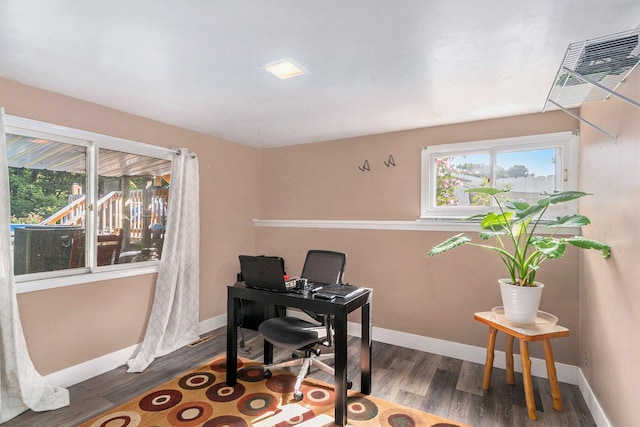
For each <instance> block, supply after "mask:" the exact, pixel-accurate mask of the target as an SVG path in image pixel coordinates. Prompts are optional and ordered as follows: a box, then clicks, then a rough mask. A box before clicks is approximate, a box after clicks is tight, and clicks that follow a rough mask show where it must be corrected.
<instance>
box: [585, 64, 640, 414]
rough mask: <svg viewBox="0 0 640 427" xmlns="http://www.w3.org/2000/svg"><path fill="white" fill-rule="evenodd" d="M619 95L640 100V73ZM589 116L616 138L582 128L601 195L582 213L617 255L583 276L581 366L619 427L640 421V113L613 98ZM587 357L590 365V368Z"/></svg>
mask: <svg viewBox="0 0 640 427" xmlns="http://www.w3.org/2000/svg"><path fill="white" fill-rule="evenodd" d="M620 92H621V93H622V94H625V95H626V96H628V97H629V98H631V99H634V100H635V101H640V73H638V72H637V71H636V72H634V73H632V75H631V76H630V78H629V80H628V81H627V82H626V83H624V84H623V85H621V86H620ZM582 114H583V115H584V116H585V117H586V118H587V119H589V120H591V121H593V122H595V123H597V124H599V125H601V126H602V127H604V128H605V129H606V130H607V131H609V132H611V133H613V134H614V135H617V136H618V138H617V141H612V140H611V139H609V138H607V137H606V136H603V135H602V134H600V133H598V132H597V131H595V130H593V129H592V128H590V127H588V126H582V127H581V142H580V148H581V165H580V166H581V174H580V185H581V186H582V187H583V188H585V189H587V190H588V191H590V192H593V193H595V194H597V197H596V198H589V199H585V200H584V203H583V204H582V205H581V209H582V211H583V212H584V213H585V214H586V215H588V216H589V217H590V218H591V220H592V221H593V223H594V225H593V226H591V227H589V228H588V229H585V235H587V236H589V237H592V238H595V239H599V240H603V241H606V242H608V243H609V244H611V247H612V258H611V259H609V260H606V261H605V260H602V259H601V258H599V257H598V256H597V254H584V256H583V260H582V268H581V274H580V282H581V288H580V327H581V334H580V354H581V359H580V366H581V368H582V370H583V372H584V374H585V376H586V378H587V381H588V382H589V384H590V385H591V388H592V389H593V392H594V394H595V396H596V398H597V399H598V400H599V402H600V404H601V405H602V407H603V409H604V412H605V413H606V414H607V416H608V417H609V420H610V421H611V424H612V425H614V426H630V425H637V424H638V416H640V409H639V408H638V402H639V401H640V400H639V396H640V393H639V392H638V384H639V383H640V364H639V363H638V354H640V339H638V337H639V336H640V333H639V332H638V325H639V323H640V283H639V279H640V264H639V263H638V249H637V248H636V247H635V246H634V245H635V244H637V243H638V241H640V223H639V222H638V212H640V175H639V166H640V108H637V107H632V106H630V105H628V104H625V103H624V102H622V101H620V100H617V99H615V98H611V99H610V100H609V101H606V102H594V103H590V104H587V105H585V106H584V107H583V108H582ZM585 356H586V363H585Z"/></svg>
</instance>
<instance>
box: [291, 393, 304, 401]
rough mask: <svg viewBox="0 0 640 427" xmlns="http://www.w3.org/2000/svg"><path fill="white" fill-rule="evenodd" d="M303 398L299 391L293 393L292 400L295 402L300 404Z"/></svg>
mask: <svg viewBox="0 0 640 427" xmlns="http://www.w3.org/2000/svg"><path fill="white" fill-rule="evenodd" d="M303 397H304V395H303V394H302V392H301V391H296V392H295V393H293V400H295V401H296V402H300V401H301V400H302V398H303Z"/></svg>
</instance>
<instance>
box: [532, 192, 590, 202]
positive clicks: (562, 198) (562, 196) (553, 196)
mask: <svg viewBox="0 0 640 427" xmlns="http://www.w3.org/2000/svg"><path fill="white" fill-rule="evenodd" d="M544 194H545V196H547V197H548V199H549V203H551V204H552V205H555V204H558V203H564V202H569V201H571V200H575V199H579V198H580V197H584V196H590V195H591V194H590V193H585V192H583V191H560V192H557V193H544Z"/></svg>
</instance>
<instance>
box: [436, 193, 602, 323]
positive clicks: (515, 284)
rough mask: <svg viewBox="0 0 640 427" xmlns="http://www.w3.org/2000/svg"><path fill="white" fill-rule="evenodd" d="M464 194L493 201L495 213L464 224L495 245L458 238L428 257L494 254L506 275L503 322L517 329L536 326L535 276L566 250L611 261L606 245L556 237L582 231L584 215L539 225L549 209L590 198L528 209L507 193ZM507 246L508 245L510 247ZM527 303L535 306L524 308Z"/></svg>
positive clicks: (548, 196) (572, 196) (565, 197)
mask: <svg viewBox="0 0 640 427" xmlns="http://www.w3.org/2000/svg"><path fill="white" fill-rule="evenodd" d="M466 192H468V193H474V194H480V195H485V196H487V197H491V198H492V199H493V200H494V201H495V205H496V207H497V212H489V213H486V214H479V215H474V216H472V217H469V218H466V219H467V220H470V219H475V220H478V219H479V220H480V229H481V230H480V237H481V238H482V239H483V240H489V239H495V244H494V245H489V244H479V243H473V242H472V241H471V237H469V236H468V235H466V234H464V233H460V234H457V235H455V236H453V237H450V238H449V239H447V240H445V241H444V242H442V243H440V244H438V245H436V246H434V247H433V248H432V249H431V250H430V251H429V253H428V255H429V256H435V255H439V254H441V253H443V252H446V251H448V250H451V249H453V248H456V247H458V246H460V245H464V244H466V245H471V246H477V247H480V248H484V249H488V250H491V251H495V252H496V253H498V255H499V256H500V259H501V260H502V262H503V263H504V265H505V266H506V267H507V272H508V273H509V277H508V278H506V279H500V280H499V282H500V287H501V291H502V297H503V304H504V310H505V317H506V318H507V319H509V320H512V321H516V322H520V323H533V322H535V319H536V316H537V313H538V307H539V304H540V296H541V293H542V288H543V287H544V285H543V284H541V283H538V282H536V280H535V278H536V273H537V272H538V270H539V269H540V265H541V264H542V263H543V262H545V261H546V260H548V259H558V258H562V257H563V256H564V254H565V251H566V248H567V244H570V245H573V246H576V247H578V248H581V249H594V250H598V251H600V254H601V255H602V256H603V257H604V258H608V257H609V256H610V255H611V248H610V247H609V245H607V244H605V243H601V242H598V241H595V240H591V239H587V238H584V237H582V236H573V237H560V236H556V234H557V233H558V231H560V229H561V228H562V227H582V226H584V225H588V224H590V223H591V221H590V220H589V218H587V217H586V216H584V215H579V214H574V215H567V216H563V217H558V218H557V219H555V220H552V221H549V222H546V221H542V217H543V215H544V214H545V212H546V211H547V209H548V208H549V207H550V206H551V205H556V204H559V203H566V202H569V201H572V200H576V199H578V198H581V197H584V196H587V195H589V194H588V193H584V192H581V191H563V192H555V193H543V197H542V198H540V199H539V200H538V201H537V202H536V203H535V204H529V203H527V202H525V201H521V200H510V199H507V198H506V197H505V194H504V193H507V192H508V191H507V190H499V189H495V188H489V187H480V188H471V189H468V190H466ZM541 227H545V228H551V229H554V230H553V231H551V232H550V233H544V234H542V233H539V231H540V228H541ZM537 233H538V234H537ZM506 242H510V244H509V246H508V245H507V244H506ZM521 293H524V294H525V295H521ZM529 294H532V295H529ZM529 297H531V298H532V299H533V301H530V302H527V299H528V298H529ZM509 298H512V299H511V300H510V299H509ZM513 298H515V300H513ZM536 300H537V301H536ZM520 302H523V303H524V305H525V306H526V305H528V308H527V307H521V306H519V305H518V304H519V303H520Z"/></svg>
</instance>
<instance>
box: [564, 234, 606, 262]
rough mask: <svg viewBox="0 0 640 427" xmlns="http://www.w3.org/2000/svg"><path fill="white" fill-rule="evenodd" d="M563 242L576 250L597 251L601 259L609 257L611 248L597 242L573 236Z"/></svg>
mask: <svg viewBox="0 0 640 427" xmlns="http://www.w3.org/2000/svg"><path fill="white" fill-rule="evenodd" d="M565 241H566V242H567V243H570V244H572V245H573V246H576V247H578V248H582V249H595V250H598V251H600V255H602V257H603V258H609V257H610V256H611V247H610V246H609V245H607V244H606V243H602V242H598V241H597V240H592V239H587V238H586V237H582V236H573V237H569V238H567V239H565Z"/></svg>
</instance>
